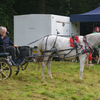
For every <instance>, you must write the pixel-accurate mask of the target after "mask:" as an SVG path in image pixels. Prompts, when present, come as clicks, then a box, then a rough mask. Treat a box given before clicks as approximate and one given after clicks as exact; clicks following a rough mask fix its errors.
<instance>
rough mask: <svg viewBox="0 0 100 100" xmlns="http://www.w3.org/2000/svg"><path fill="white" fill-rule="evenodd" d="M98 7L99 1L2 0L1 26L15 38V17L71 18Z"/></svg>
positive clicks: (0, 5) (0, 8) (0, 6)
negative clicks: (51, 16) (52, 15)
mask: <svg viewBox="0 0 100 100" xmlns="http://www.w3.org/2000/svg"><path fill="white" fill-rule="evenodd" d="M98 6H100V1H99V0H43V2H42V3H41V0H28V1H27V0H2V1H1V2H0V25H2V26H6V27H7V29H8V31H9V32H10V33H11V34H10V36H9V37H13V27H14V25H13V23H14V22H13V18H14V15H22V14H38V13H40V12H42V13H43V12H44V13H45V14H56V15H64V16H70V14H80V13H85V12H88V11H90V10H93V9H95V8H96V7H98ZM41 7H42V8H41ZM43 7H44V8H43ZM42 10H43V11H42Z"/></svg>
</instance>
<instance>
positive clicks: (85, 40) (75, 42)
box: [43, 36, 91, 60]
mask: <svg viewBox="0 0 100 100" xmlns="http://www.w3.org/2000/svg"><path fill="white" fill-rule="evenodd" d="M48 37H49V36H47V38H46V43H45V50H44V52H43V55H45V53H47V52H52V55H54V54H56V55H58V54H57V53H58V52H61V51H66V50H70V51H69V52H68V53H67V54H59V55H64V57H63V59H65V58H70V57H76V59H77V60H78V56H79V55H80V54H83V53H85V52H89V49H91V48H90V46H89V44H88V43H87V38H86V36H83V42H84V44H85V49H84V50H82V51H81V53H78V50H79V49H81V48H83V46H82V45H80V43H77V41H76V38H75V36H72V39H73V44H74V47H73V48H72V49H63V50H57V48H56V47H55V44H56V41H57V38H58V36H56V38H55V41H54V44H53V46H52V48H51V49H50V50H46V49H47V41H48ZM77 37H78V36H77ZM87 46H88V47H89V48H88V47H87ZM73 50H76V55H74V56H70V57H65V56H66V55H68V54H69V53H71V52H72V51H73ZM59 55H58V56H59Z"/></svg>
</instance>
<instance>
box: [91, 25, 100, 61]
mask: <svg viewBox="0 0 100 100" xmlns="http://www.w3.org/2000/svg"><path fill="white" fill-rule="evenodd" d="M93 33H99V27H98V26H96V27H95V28H94V31H93ZM98 48H100V45H97V46H95V48H94V49H93V53H92V57H94V58H96V56H98V57H99V51H98V50H97V49H98ZM92 62H93V63H96V61H95V59H92Z"/></svg>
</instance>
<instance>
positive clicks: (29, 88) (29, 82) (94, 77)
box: [0, 61, 100, 100]
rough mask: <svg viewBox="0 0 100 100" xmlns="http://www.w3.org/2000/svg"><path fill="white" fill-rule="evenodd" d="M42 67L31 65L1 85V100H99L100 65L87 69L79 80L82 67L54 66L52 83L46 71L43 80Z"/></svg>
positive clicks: (74, 65)
mask: <svg viewBox="0 0 100 100" xmlns="http://www.w3.org/2000/svg"><path fill="white" fill-rule="evenodd" d="M41 70H42V68H41V65H40V64H34V63H30V64H29V65H28V68H27V69H26V70H25V71H22V70H20V72H19V74H18V75H17V76H11V77H10V78H8V79H6V80H3V81H0V100H100V65H96V64H95V66H94V69H93V68H92V67H91V68H90V70H89V68H88V67H86V68H85V69H84V72H83V79H82V80H79V63H72V62H68V61H64V62H55V61H53V62H52V64H51V73H52V76H53V79H50V78H49V76H48V71H47V68H46V67H45V79H42V77H41V73H42V71H41Z"/></svg>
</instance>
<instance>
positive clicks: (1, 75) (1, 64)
mask: <svg viewBox="0 0 100 100" xmlns="http://www.w3.org/2000/svg"><path fill="white" fill-rule="evenodd" d="M11 74H12V69H11V67H10V65H9V64H8V63H7V62H6V61H3V60H0V80H5V79H7V78H8V77H10V76H11Z"/></svg>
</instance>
